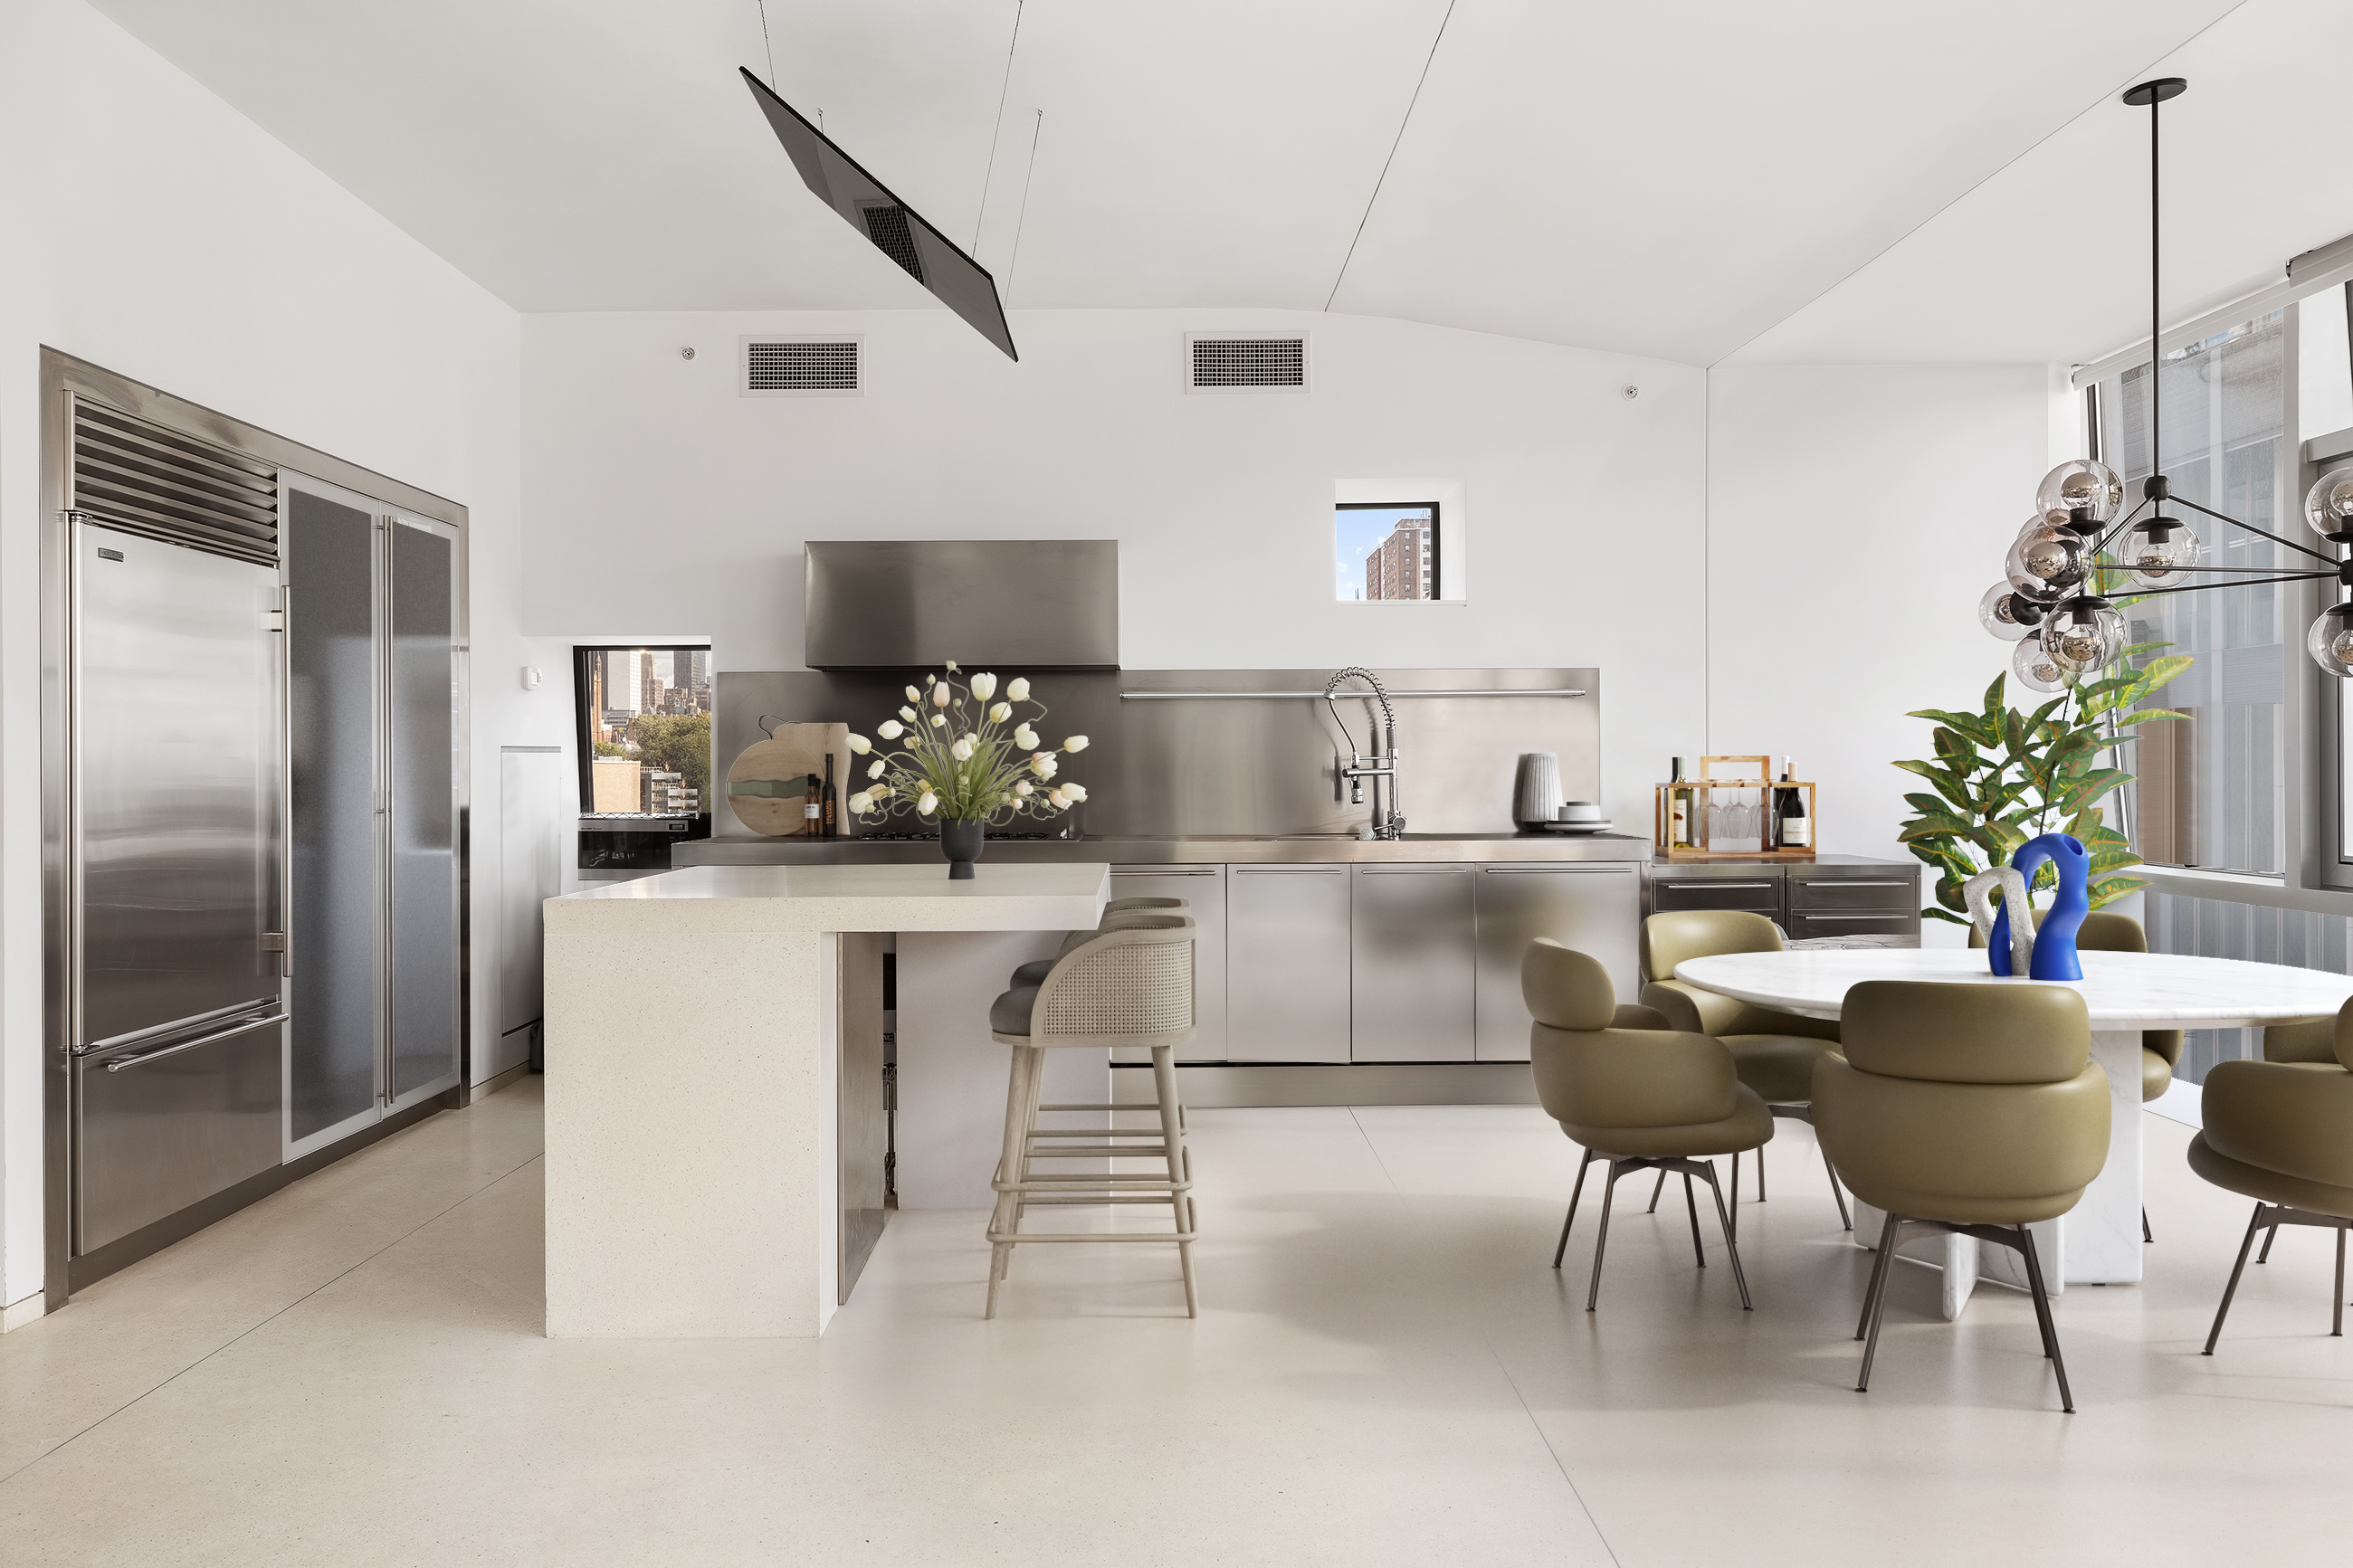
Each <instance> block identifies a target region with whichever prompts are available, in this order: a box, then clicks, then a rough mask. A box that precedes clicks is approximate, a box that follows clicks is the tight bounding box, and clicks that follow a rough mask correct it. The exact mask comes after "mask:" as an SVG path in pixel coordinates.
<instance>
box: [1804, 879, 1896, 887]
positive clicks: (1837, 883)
mask: <svg viewBox="0 0 2353 1568" xmlns="http://www.w3.org/2000/svg"><path fill="white" fill-rule="evenodd" d="M1911 885H1912V884H1911V883H1909V882H1855V881H1850V880H1848V879H1846V878H1844V877H1841V878H1838V879H1835V880H1832V881H1827V882H1800V883H1799V884H1798V886H1799V887H1801V888H1908V887H1910V886H1911Z"/></svg>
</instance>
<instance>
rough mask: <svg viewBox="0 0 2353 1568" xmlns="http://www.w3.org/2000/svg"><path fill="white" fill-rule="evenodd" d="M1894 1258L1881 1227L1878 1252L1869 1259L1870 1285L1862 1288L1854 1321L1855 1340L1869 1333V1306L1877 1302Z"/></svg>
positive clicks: (1893, 1252) (1892, 1249)
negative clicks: (1859, 1309) (1858, 1308)
mask: <svg viewBox="0 0 2353 1568" xmlns="http://www.w3.org/2000/svg"><path fill="white" fill-rule="evenodd" d="M1894 1256H1895V1249H1894V1247H1890V1246H1888V1245H1887V1240H1886V1233H1885V1229H1884V1227H1882V1231H1881V1236H1880V1244H1879V1250H1878V1251H1877V1252H1876V1253H1874V1254H1873V1255H1872V1259H1871V1283H1870V1284H1868V1285H1865V1286H1864V1287H1863V1288H1862V1313H1861V1315H1859V1316H1858V1317H1857V1318H1856V1319H1855V1321H1854V1337H1855V1338H1856V1339H1857V1340H1860V1339H1862V1336H1863V1335H1864V1334H1865V1333H1867V1332H1869V1331H1870V1329H1871V1304H1872V1303H1873V1301H1876V1300H1879V1288H1880V1285H1881V1283H1882V1282H1883V1280H1884V1279H1886V1277H1887V1269H1888V1264H1889V1261H1890V1260H1891V1259H1892V1258H1894Z"/></svg>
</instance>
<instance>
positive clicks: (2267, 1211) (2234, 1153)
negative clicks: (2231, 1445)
mask: <svg viewBox="0 0 2353 1568" xmlns="http://www.w3.org/2000/svg"><path fill="white" fill-rule="evenodd" d="M2332 1022H2333V1025H2334V1029H2335V1042H2334V1043H2335V1047H2336V1048H2335V1050H2334V1052H2333V1053H2332V1055H2331V1057H2330V1059H2329V1060H2328V1061H2327V1063H2325V1064H2324V1063H2318V1062H2304V1061H2295V1062H2281V1061H2261V1062H2223V1063H2221V1064H2219V1065H2218V1066H2217V1067H2216V1068H2214V1070H2213V1071H2212V1072H2210V1073H2208V1074H2207V1075H2206V1092H2205V1097H2204V1114H2203V1117H2202V1120H2203V1121H2205V1123H2206V1125H2205V1127H2204V1129H2203V1130H2202V1131H2200V1132H2199V1134H2198V1136H2197V1137H2195V1138H2193V1139H2191V1140H2190V1141H2189V1168H2190V1169H2191V1170H2193V1171H2195V1172H2197V1173H2199V1174H2200V1175H2201V1176H2203V1177H2205V1178H2206V1179H2207V1180H2208V1181H2210V1182H2211V1183H2213V1184H2215V1185H2216V1186H2218V1187H2221V1188H2222V1189H2223V1190H2224V1191H2226V1192H2232V1193H2237V1194H2240V1195H2241V1196H2242V1197H2250V1198H2253V1199H2254V1200H2255V1213H2254V1217H2253V1218H2252V1219H2250V1220H2249V1221H2248V1222H2247V1238H2246V1239H2245V1240H2244V1241H2242V1242H2241V1243H2240V1244H2239V1260H2238V1261H2237V1262H2236V1263H2234V1264H2232V1266H2231V1282H2230V1283H2229V1284H2228V1285H2226V1286H2224V1287H2223V1289H2222V1304H2221V1306H2220V1307H2218V1308H2217V1309H2215V1311H2214V1326H2213V1328H2212V1329H2211V1330H2210V1331H2208V1332H2207V1335H2206V1351H2205V1353H2206V1354H2208V1355H2212V1354H2213V1353H2214V1342H2215V1341H2216V1340H2218V1339H2220V1338H2221V1334H2222V1320H2223V1319H2224V1318H2226V1317H2228V1316H2229V1315H2230V1311H2231V1299H2232V1297H2233V1296H2236V1295H2237V1294H2238V1293H2239V1276H2240V1275H2241V1274H2242V1273H2243V1272H2244V1271H2245V1269H2246V1267H2247V1249H2248V1248H2249V1247H2253V1245H2254V1244H2255V1233H2256V1232H2257V1231H2263V1232H2264V1233H2265V1235H2264V1240H2263V1256H2264V1257H2265V1258H2269V1257H2270V1256H2271V1250H2272V1241H2273V1239H2274V1238H2275V1237H2277V1236H2278V1234H2279V1227H2280V1226H2284V1225H2309V1226H2319V1227H2320V1228H2321V1229H2323V1230H2333V1231H2335V1232H2336V1233H2337V1291H2336V1296H2335V1303H2336V1304H2335V1306H2334V1307H2333V1308H2332V1309H2331V1320H2330V1323H2329V1329H2328V1331H2329V1332H2330V1333H2331V1334H2342V1333H2343V1332H2344V1331H2345V1233H2346V1230H2347V1228H2348V1225H2353V1002H2348V1003H2347V1004H2346V1005H2344V1007H2343V1008H2342V1009H2340V1010H2339V1011H2338V1012H2337V1016H2336V1018H2335V1019H2334V1020H2333V1021H2332ZM2273 1032H2275V1031H2274V1030H2266V1031H2265V1033H2266V1034H2270V1033H2273ZM2265 1044H2266V1047H2268V1045H2269V1042H2268V1041H2266V1042H2265ZM2266 1054H2268V1051H2266Z"/></svg>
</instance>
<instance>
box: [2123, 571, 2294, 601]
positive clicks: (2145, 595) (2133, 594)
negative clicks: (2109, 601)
mask: <svg viewBox="0 0 2353 1568" xmlns="http://www.w3.org/2000/svg"><path fill="white" fill-rule="evenodd" d="M2335 581H2337V574H2336V573H2334V572H2298V573H2295V574H2294V575H2292V576H2286V577H2258V578H2256V579H2255V580H2254V581H2253V582H2252V583H2250V582H2246V581H2243V580H2242V581H2240V582H2236V583H2190V584H2184V585H2183V586H2181V587H2179V588H2130V589H2126V590H2125V591H2124V592H2122V593H2119V594H2118V595H2116V597H2117V598H2119V599H2125V600H2132V599H2149V598H2154V597H2156V596H2157V595H2159V594H2196V593H2199V592H2201V591H2203V590H2205V589H2208V588H2260V587H2262V586H2263V584H2266V583H2320V582H2328V583H2334V582H2335Z"/></svg>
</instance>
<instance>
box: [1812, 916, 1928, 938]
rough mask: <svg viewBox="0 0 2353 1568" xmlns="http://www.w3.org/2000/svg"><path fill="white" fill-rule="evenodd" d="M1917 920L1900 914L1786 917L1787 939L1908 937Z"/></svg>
mask: <svg viewBox="0 0 2353 1568" xmlns="http://www.w3.org/2000/svg"><path fill="white" fill-rule="evenodd" d="M1916 918H1917V917H1915V916H1914V915H1913V914H1911V913H1910V912H1909V911H1908V910H1888V911H1887V912H1885V913H1883V914H1878V913H1873V914H1865V913H1862V912H1854V913H1849V912H1845V911H1841V912H1840V913H1837V914H1818V913H1812V912H1806V913H1800V914H1794V915H1791V916H1790V917H1789V935H1790V936H1792V937H1793V938H1796V939H1798V940H1799V941H1803V940H1804V939H1805V938H1807V937H1810V936H1910V935H1911V934H1912V931H1913V921H1915V919H1916Z"/></svg>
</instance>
